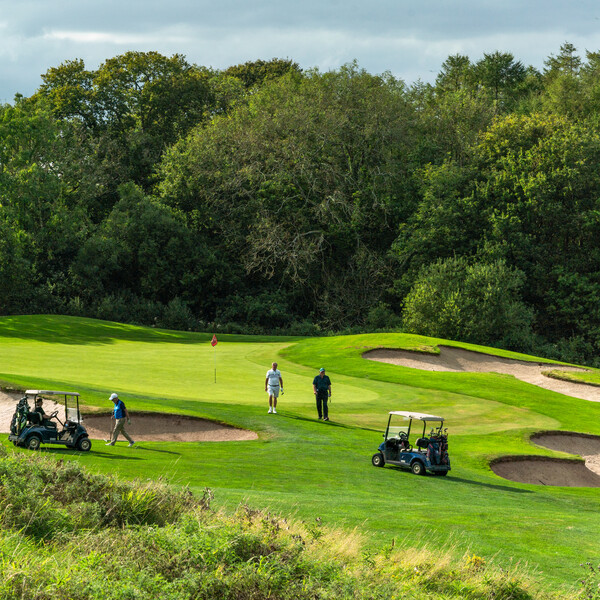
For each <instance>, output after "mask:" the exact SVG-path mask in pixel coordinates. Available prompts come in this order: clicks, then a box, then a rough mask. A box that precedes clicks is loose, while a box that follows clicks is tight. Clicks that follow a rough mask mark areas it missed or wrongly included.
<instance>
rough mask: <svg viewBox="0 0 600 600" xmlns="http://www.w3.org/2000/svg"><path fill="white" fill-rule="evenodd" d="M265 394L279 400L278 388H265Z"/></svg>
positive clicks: (274, 386) (270, 386)
mask: <svg viewBox="0 0 600 600" xmlns="http://www.w3.org/2000/svg"><path fill="white" fill-rule="evenodd" d="M267 394H269V396H275V398H279V386H278V385H269V386H268V387H267Z"/></svg>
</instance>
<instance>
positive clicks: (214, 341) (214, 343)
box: [210, 333, 219, 346]
mask: <svg viewBox="0 0 600 600" xmlns="http://www.w3.org/2000/svg"><path fill="white" fill-rule="evenodd" d="M218 343H219V342H218V340H217V336H216V335H215V334H214V333H213V339H212V340H210V345H211V346H216V345H217V344H218Z"/></svg>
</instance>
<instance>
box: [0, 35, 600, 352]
mask: <svg viewBox="0 0 600 600" xmlns="http://www.w3.org/2000/svg"><path fill="white" fill-rule="evenodd" d="M599 70H600V52H591V51H587V52H586V53H585V56H584V57H581V56H579V54H578V52H577V49H576V48H575V47H573V46H572V45H571V44H568V43H565V44H564V45H563V46H562V47H561V48H560V50H559V52H558V53H557V54H556V55H553V56H550V57H549V58H548V59H547V61H546V63H545V69H544V70H543V72H539V71H537V70H536V69H533V68H532V67H527V66H526V65H524V64H522V63H521V62H520V61H518V60H516V59H515V57H514V56H513V55H512V54H511V53H508V52H498V51H495V52H490V53H485V54H484V55H483V57H481V58H480V59H478V60H471V58H469V57H468V56H465V55H460V54H456V55H452V56H449V57H448V59H447V60H446V61H445V62H444V63H443V64H442V65H441V68H440V73H439V75H438V76H437V78H436V81H435V83H433V84H424V83H421V82H419V83H416V84H414V85H412V86H407V85H406V84H405V83H403V82H402V81H398V80H397V79H395V78H394V77H392V76H391V75H389V74H384V75H378V76H376V75H372V74H369V73H367V72H366V71H364V70H362V69H360V68H359V67H358V66H357V65H356V64H350V65H346V66H344V67H342V68H340V69H337V70H335V71H331V72H327V73H321V72H319V71H317V70H309V71H302V70H301V69H300V68H299V66H298V65H297V64H296V63H294V62H293V61H291V60H282V59H276V58H275V59H272V60H270V61H262V60H257V61H253V62H247V63H245V64H240V65H235V66H232V67H229V68H228V69H225V70H223V71H217V70H214V69H210V68H205V67H202V66H197V65H193V64H190V63H188V62H187V61H186V59H185V58H184V57H182V56H180V55H174V56H172V57H166V56H162V55H160V54H159V53H156V52H128V53H125V54H123V55H120V56H116V57H114V58H110V59H108V60H106V61H105V62H104V63H102V64H101V65H100V66H99V67H98V68H97V69H95V70H89V69H87V68H86V66H85V64H84V63H83V61H81V60H74V61H67V62H65V63H64V64H62V65H59V66H58V67H55V68H52V69H50V70H49V71H48V72H47V73H46V74H45V75H44V76H43V77H42V83H41V86H40V88H39V90H38V92H37V93H36V94H34V95H33V96H32V97H30V98H17V100H16V101H15V103H14V105H6V106H4V107H1V108H0V142H1V143H0V284H2V287H3V290H4V293H3V295H2V298H1V300H0V310H1V311H3V312H5V313H10V312H24V311H42V312H61V311H62V312H64V311H67V312H74V313H77V314H85V315H91V316H101V317H105V318H116V319H122V320H132V321H137V322H141V323H150V324H158V325H163V326H175V327H184V328H189V327H193V328H202V327H207V325H206V323H208V322H210V323H213V322H216V323H217V324H218V325H219V326H221V327H226V328H229V329H230V330H236V331H247V332H260V331H294V332H297V333H314V332H316V331H328V330H342V329H348V328H385V327H397V326H399V325H400V324H402V325H401V326H403V327H405V328H406V329H410V330H411V331H416V332H419V333H430V334H433V335H439V336H441V337H444V336H447V337H458V338H460V339H464V340H469V341H473V342H481V343H488V344H502V345H505V346H510V347H512V348H516V349H527V350H536V349H537V351H539V352H544V353H546V354H549V355H552V356H563V357H566V358H568V359H569V360H581V361H583V360H586V361H594V360H595V356H596V354H597V351H598V345H599V344H600V304H599V303H598V301H597V298H598V292H599V291H600V248H599V244H598V239H600V235H599V234H600V170H599V169H598V164H600V153H599V152H600V132H599V127H600V84H599V83H598V73H599ZM211 327H216V325H211Z"/></svg>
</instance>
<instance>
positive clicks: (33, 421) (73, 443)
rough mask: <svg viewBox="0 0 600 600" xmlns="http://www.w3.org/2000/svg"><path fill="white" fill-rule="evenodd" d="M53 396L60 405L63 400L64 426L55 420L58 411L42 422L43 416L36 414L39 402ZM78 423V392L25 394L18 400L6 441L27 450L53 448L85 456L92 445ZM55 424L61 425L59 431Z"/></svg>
mask: <svg viewBox="0 0 600 600" xmlns="http://www.w3.org/2000/svg"><path fill="white" fill-rule="evenodd" d="M53 396H59V397H61V398H60V399H61V401H62V400H64V404H65V420H64V422H63V421H61V420H60V419H59V418H58V411H57V410H55V411H54V412H53V413H52V414H51V415H49V417H50V418H49V419H43V418H42V415H41V414H40V413H39V412H38V411H36V410H35V406H36V401H37V399H38V398H42V397H43V398H47V397H53ZM30 402H31V405H32V406H31V407H30ZM54 420H56V422H55V421H54ZM81 422H82V418H81V413H80V412H79V394H78V393H77V392H54V391H51V390H27V391H26V392H25V396H23V398H21V400H19V402H18V404H17V408H16V410H15V413H14V414H13V417H12V421H11V423H10V435H9V436H8V439H9V441H11V442H12V443H13V444H14V445H15V446H22V447H24V448H29V449H30V450H38V449H39V447H40V445H41V444H54V445H61V446H66V447H67V448H76V449H77V450H81V451H82V452H88V451H89V450H90V449H91V447H92V442H91V441H90V438H89V437H88V434H87V431H86V430H85V427H84V426H83V425H82V424H81ZM57 423H58V424H60V427H58V425H57Z"/></svg>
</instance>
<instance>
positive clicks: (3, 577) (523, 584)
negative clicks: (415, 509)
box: [0, 452, 574, 600]
mask: <svg viewBox="0 0 600 600" xmlns="http://www.w3.org/2000/svg"><path fill="white" fill-rule="evenodd" d="M0 469H1V473H2V474H1V475H0V514H1V518H0V599H2V600H9V599H10V600H13V599H15V598H27V599H31V600H36V599H40V600H41V599H56V600H63V599H64V600H92V599H93V600H98V599H100V598H102V599H106V600H113V599H114V600H117V599H118V600H123V599H128V598H132V599H133V598H135V599H137V600H145V599H149V600H150V599H151V600H155V599H156V598H160V599H162V600H186V599H190V600H192V599H194V600H200V599H206V600H208V599H216V598H219V599H232V600H233V599H235V600H245V599H257V600H258V599H263V598H264V599H267V598H269V599H282V600H285V599H290V600H292V599H300V600H303V599H306V600H308V599H311V600H313V599H326V598H336V599H341V600H343V599H358V598H372V599H378V598H381V599H386V600H392V599H403V600H405V599H410V598H415V599H416V598H419V599H428V598H435V599H436V600H439V599H440V598H443V599H459V598H460V599H473V600H475V599H484V598H494V599H496V600H503V599H504V600H519V599H522V600H525V599H530V600H538V599H539V600H542V599H546V598H548V599H549V598H559V597H560V598H571V597H574V595H573V594H567V593H563V594H562V595H557V594H548V593H547V592H545V591H544V590H543V589H542V588H541V587H540V586H539V585H538V584H536V583H535V581H534V580H535V577H532V576H531V574H527V572H526V571H525V569H523V568H521V567H519V566H516V567H515V568H514V569H512V570H510V571H506V570H503V569H501V568H499V567H497V566H495V565H494V564H493V563H488V562H486V561H485V560H484V559H483V558H481V557H478V556H474V555H469V554H467V555H464V556H460V555H458V554H457V553H456V551H455V550H453V549H448V550H446V551H443V552H440V550H430V549H426V548H421V549H419V550H416V549H413V548H411V547H410V546H407V545H405V544H404V543H396V542H395V540H393V541H392V542H391V543H389V544H387V545H386V546H385V547H384V548H381V549H380V550H378V551H375V550H372V549H368V546H367V545H366V544H365V540H364V539H363V537H362V536H361V535H360V534H359V533H358V531H353V532H347V531H343V530H339V529H330V528H327V527H325V526H323V525H322V524H321V523H320V521H319V520H314V521H312V522H302V521H298V520H289V519H285V518H282V517H281V516H279V515H276V514H273V513H270V512H268V511H265V510H258V509H255V508H252V507H250V506H249V505H247V504H242V505H240V506H238V508H237V510H235V511H232V512H230V513H225V512H223V511H215V510H213V509H212V506H211V504H212V500H213V497H212V492H211V491H210V490H208V489H205V490H204V493H203V495H201V496H192V495H191V494H190V493H189V492H188V491H185V490H183V491H182V490H175V489H173V488H171V487H169V486H167V485H166V484H162V483H156V482H152V483H146V484H141V483H140V482H132V483H127V482H123V481H119V480H118V479H116V478H114V477H110V476H102V475H94V474H90V473H88V472H87V471H86V470H85V469H83V468H81V467H79V466H78V465H76V464H74V463H71V464H68V463H61V462H57V461H54V460H51V459H48V458H46V457H43V456H41V455H39V454H35V455H34V454H31V455H29V456H26V457H25V456H22V455H7V454H6V452H4V453H3V456H2V457H0ZM25 498H27V499H28V501H27V502H23V500H24V499H25ZM82 514H83V515H86V517H85V519H84V521H85V523H82V521H81V515H82ZM117 515H118V516H117Z"/></svg>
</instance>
